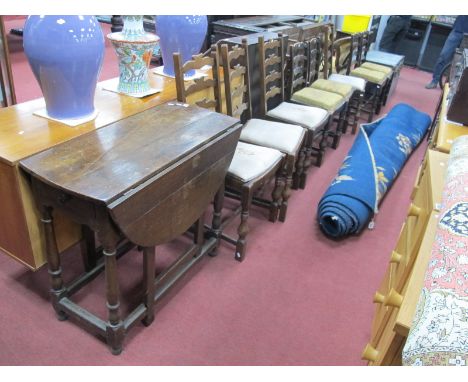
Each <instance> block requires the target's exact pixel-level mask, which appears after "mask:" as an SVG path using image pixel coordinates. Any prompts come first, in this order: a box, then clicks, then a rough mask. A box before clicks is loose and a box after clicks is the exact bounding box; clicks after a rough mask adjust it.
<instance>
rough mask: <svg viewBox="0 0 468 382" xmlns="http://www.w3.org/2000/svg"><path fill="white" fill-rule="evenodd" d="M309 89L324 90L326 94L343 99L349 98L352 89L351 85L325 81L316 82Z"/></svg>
mask: <svg viewBox="0 0 468 382" xmlns="http://www.w3.org/2000/svg"><path fill="white" fill-rule="evenodd" d="M310 87H312V88H315V89H320V90H325V91H326V92H331V93H336V94H339V95H341V96H343V97H345V98H348V97H350V96H351V94H352V93H353V87H352V86H351V85H348V84H343V83H341V82H336V81H330V80H325V79H318V80H316V81H315V82H314V83H313V84H312V85H310Z"/></svg>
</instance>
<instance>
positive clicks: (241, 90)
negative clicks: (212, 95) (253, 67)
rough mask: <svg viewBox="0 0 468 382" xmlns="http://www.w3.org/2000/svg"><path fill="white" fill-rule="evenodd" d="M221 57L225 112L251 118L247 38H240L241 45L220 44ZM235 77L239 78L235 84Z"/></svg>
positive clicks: (241, 118) (240, 117) (244, 118)
mask: <svg viewBox="0 0 468 382" xmlns="http://www.w3.org/2000/svg"><path fill="white" fill-rule="evenodd" d="M221 59H222V67H223V75H224V90H225V95H226V113H227V114H228V115H230V116H232V117H235V118H239V119H240V120H241V121H246V120H248V119H251V118H252V107H251V100H250V72H249V49H248V45H247V39H246V38H244V39H242V44H241V46H237V45H235V46H232V47H231V50H229V47H228V45H227V44H222V45H221ZM236 79H240V81H239V83H238V84H236Z"/></svg>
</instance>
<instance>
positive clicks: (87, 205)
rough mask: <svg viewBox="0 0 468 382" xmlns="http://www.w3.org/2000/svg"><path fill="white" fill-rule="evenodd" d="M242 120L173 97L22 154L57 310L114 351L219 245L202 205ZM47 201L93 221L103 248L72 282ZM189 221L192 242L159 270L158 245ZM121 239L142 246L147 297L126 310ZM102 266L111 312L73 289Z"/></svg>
mask: <svg viewBox="0 0 468 382" xmlns="http://www.w3.org/2000/svg"><path fill="white" fill-rule="evenodd" d="M240 127H241V126H240V124H239V123H238V120H237V119H235V118H232V117H229V116H226V115H223V114H220V113H215V112H212V111H209V110H206V109H202V108H200V107H196V106H188V105H185V104H180V103H178V102H173V101H172V102H168V103H165V104H163V105H160V106H156V107H154V108H151V109H149V110H146V111H144V112H142V113H138V114H136V115H133V116H131V117H127V118H125V119H122V120H120V121H118V122H115V123H113V124H110V125H108V126H105V127H104V128H102V129H99V130H97V131H93V132H90V133H89V134H85V135H83V136H81V137H77V138H76V139H73V140H71V141H68V142H64V143H63V144H60V145H57V146H55V147H53V148H50V149H48V150H46V151H43V152H41V153H38V154H36V155H33V156H31V157H29V158H27V159H24V160H22V161H21V162H20V167H21V169H22V170H25V171H26V172H27V174H28V176H27V178H28V181H30V182H31V187H32V190H33V194H34V197H35V200H36V203H37V205H38V208H39V209H40V210H41V221H42V223H43V227H44V232H45V235H44V236H45V240H46V250H47V262H48V266H49V275H50V281H51V296H52V305H53V307H54V309H55V311H56V313H57V316H58V318H59V319H60V320H63V319H66V318H67V317H68V316H71V317H73V318H75V319H76V320H77V322H78V324H79V325H81V326H83V327H84V328H85V329H87V330H90V331H91V332H92V333H95V334H98V335H100V336H103V337H104V338H105V339H106V341H107V343H108V345H109V346H110V348H111V350H112V353H113V354H120V352H121V351H122V343H123V340H124V338H125V336H126V334H127V332H128V330H129V329H130V328H131V327H132V326H134V325H135V323H137V322H138V321H140V320H142V319H143V320H144V323H145V324H146V325H149V324H151V322H152V321H153V319H154V303H155V302H156V301H158V300H159V299H160V298H161V296H162V295H163V294H165V293H166V292H167V290H168V289H169V288H170V287H171V286H172V285H174V283H175V282H176V281H177V280H178V279H179V278H180V277H182V276H183V275H184V274H185V273H186V272H187V271H188V269H190V268H191V267H192V266H193V265H194V264H195V263H197V262H198V261H199V260H200V258H202V257H203V256H204V255H205V254H206V253H208V252H211V251H212V250H213V248H214V247H216V245H217V242H218V239H217V238H215V237H213V236H212V237H210V238H209V239H208V240H207V241H206V242H205V229H204V223H203V221H204V220H203V215H204V212H205V210H206V209H207V207H208V205H209V204H210V202H211V200H213V197H214V195H215V193H216V192H217V190H218V189H219V187H220V185H221V183H222V182H223V180H224V177H225V176H226V172H227V169H228V167H229V165H230V163H231V160H232V157H233V155H234V150H235V148H236V145H237V142H238V139H239V135H240V130H241V129H240ZM53 210H60V211H62V212H63V213H64V214H66V215H67V216H68V217H69V218H70V219H71V220H73V221H74V222H76V223H77V224H80V225H83V226H86V227H87V229H90V230H92V231H94V232H95V233H96V235H97V237H98V239H99V242H100V243H101V245H102V249H103V251H102V253H103V258H104V259H103V261H101V262H98V264H97V266H95V267H93V268H92V269H90V270H89V271H88V272H85V273H84V274H83V275H81V276H80V277H78V278H77V279H76V280H74V281H72V282H71V283H70V284H68V285H65V284H64V282H63V279H62V268H61V265H60V255H59V251H58V248H57V243H56V240H55V236H56V235H55V230H54V226H53V216H52V211H53ZM194 223H195V229H194V238H193V244H192V245H190V246H189V248H188V249H187V250H186V251H185V253H183V254H182V255H181V256H179V257H178V258H177V260H175V261H174V263H173V264H172V265H171V266H169V267H168V268H167V269H166V270H165V271H163V272H162V273H158V275H157V278H156V279H155V277H156V271H155V246H157V245H160V244H163V243H165V242H168V241H170V240H173V239H175V238H176V237H177V236H179V235H181V234H182V233H184V232H185V231H187V230H188V229H189V228H190V227H191V226H192V225H193V224H194ZM126 241H128V243H131V246H135V245H136V246H139V248H141V249H142V251H143V257H144V261H143V285H142V289H143V290H142V292H143V295H144V297H143V301H142V302H140V298H139V297H136V298H135V301H133V303H134V304H135V305H137V307H136V308H135V309H134V310H133V311H132V312H131V313H130V314H129V315H128V316H127V317H126V318H123V317H122V315H121V313H120V308H119V306H120V291H119V280H118V272H117V265H118V264H117V257H118V255H117V250H118V248H119V247H121V245H122V243H125V242H126ZM92 251H93V252H94V248H92ZM100 271H104V272H105V280H106V306H107V310H108V319H107V321H105V320H102V319H101V318H99V317H98V316H96V315H94V314H92V313H91V312H89V311H87V310H86V309H84V308H83V307H82V306H79V305H78V304H77V303H75V302H73V301H72V299H71V296H72V295H73V294H74V293H75V292H77V291H78V290H80V289H81V288H82V287H83V286H84V285H86V284H87V283H88V282H89V281H91V280H92V279H94V278H95V277H96V275H97V274H98V273H99V272H100ZM120 272H122V273H125V272H129V270H128V269H121V270H120Z"/></svg>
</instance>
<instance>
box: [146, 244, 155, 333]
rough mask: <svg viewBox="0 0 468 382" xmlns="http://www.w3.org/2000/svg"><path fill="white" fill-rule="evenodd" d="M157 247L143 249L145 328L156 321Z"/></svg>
mask: <svg viewBox="0 0 468 382" xmlns="http://www.w3.org/2000/svg"><path fill="white" fill-rule="evenodd" d="M155 256H156V248H155V247H145V248H143V287H144V288H145V306H146V316H145V318H144V319H143V324H144V325H145V326H149V325H151V323H152V322H153V321H154V294H155V284H154V278H155V273H156V269H155Z"/></svg>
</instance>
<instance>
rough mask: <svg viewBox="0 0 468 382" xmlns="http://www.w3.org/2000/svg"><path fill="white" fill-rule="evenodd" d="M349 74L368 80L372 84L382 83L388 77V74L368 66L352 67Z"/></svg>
mask: <svg viewBox="0 0 468 382" xmlns="http://www.w3.org/2000/svg"><path fill="white" fill-rule="evenodd" d="M350 74H351V76H355V77H359V78H363V79H365V80H366V81H370V82H372V83H374V84H378V85H383V84H384V83H385V81H386V80H387V78H388V75H387V74H385V73H383V72H378V71H376V70H371V69H368V68H363V67H362V66H360V67H359V68H356V69H353V70H352V71H351V73H350Z"/></svg>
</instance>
